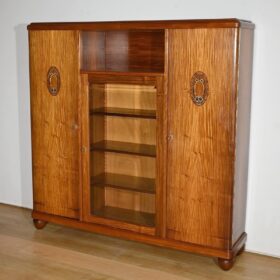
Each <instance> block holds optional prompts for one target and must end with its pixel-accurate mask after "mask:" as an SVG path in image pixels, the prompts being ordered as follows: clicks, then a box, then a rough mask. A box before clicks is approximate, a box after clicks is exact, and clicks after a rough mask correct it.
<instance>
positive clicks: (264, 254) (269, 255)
mask: <svg viewBox="0 0 280 280" xmlns="http://www.w3.org/2000/svg"><path fill="white" fill-rule="evenodd" d="M245 252H246V253H251V254H257V255H262V256H266V257H271V258H278V259H280V255H274V254H269V253H264V252H260V251H256V250H251V249H245Z"/></svg>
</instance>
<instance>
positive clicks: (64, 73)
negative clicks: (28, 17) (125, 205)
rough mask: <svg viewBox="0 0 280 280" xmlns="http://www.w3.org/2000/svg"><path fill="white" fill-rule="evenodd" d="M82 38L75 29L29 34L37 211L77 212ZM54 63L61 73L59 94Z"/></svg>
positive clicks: (35, 202)
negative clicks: (53, 89)
mask: <svg viewBox="0 0 280 280" xmlns="http://www.w3.org/2000/svg"><path fill="white" fill-rule="evenodd" d="M78 40H79V37H78V32H77V31H30V34H29V43H30V83H31V84H30V87H31V110H32V112H31V115H32V160H33V188H34V209H35V210H37V211H41V212H46V213H49V214H54V215H60V216H65V217H71V218H77V217H78V215H79V204H78V201H79V193H78V189H79V128H78V92H79V91H78V75H79V69H78ZM51 66H55V67H57V69H58V71H59V73H60V81H61V84H60V89H59V92H58V94H57V95H56V96H54V95H52V94H50V92H49V90H48V87H47V74H48V71H49V69H50V67H51ZM52 82H53V81H52ZM54 82H55V81H54Z"/></svg>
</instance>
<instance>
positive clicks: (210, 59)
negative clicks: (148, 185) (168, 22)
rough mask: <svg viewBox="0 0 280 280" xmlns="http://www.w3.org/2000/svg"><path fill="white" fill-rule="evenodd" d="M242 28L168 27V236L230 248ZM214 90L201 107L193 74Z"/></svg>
mask: <svg viewBox="0 0 280 280" xmlns="http://www.w3.org/2000/svg"><path fill="white" fill-rule="evenodd" d="M236 30H237V29H189V30H171V31H169V99H168V102H169V104H168V106H169V107H168V108H169V113H168V133H169V134H170V135H171V137H169V138H170V141H169V144H168V179H167V236H168V238H171V239H176V240H180V241H185V242H190V243H195V244H200V245H206V246H212V247H216V248H226V247H228V246H229V238H230V230H231V226H230V224H231V204H232V202H231V200H232V197H231V194H232V185H233V162H234V125H235V121H234V119H235V77H234V75H235V71H234V67H235V55H236V54H235V43H234V42H235V38H236V32H237V31H236ZM197 71H202V72H203V73H205V75H206V77H207V79H208V85H209V95H208V98H207V100H206V102H205V103H204V104H203V105H201V106H198V105H196V104H194V102H193V100H192V99H191V96H190V93H191V92H190V89H191V79H192V76H193V74H194V73H196V72H197Z"/></svg>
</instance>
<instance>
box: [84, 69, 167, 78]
mask: <svg viewBox="0 0 280 280" xmlns="http://www.w3.org/2000/svg"><path fill="white" fill-rule="evenodd" d="M80 73H81V74H89V75H104V76H105V75H108V76H123V75H125V76H139V77H146V76H156V77H157V76H163V75H164V73H163V72H152V71H150V72H149V71H145V69H143V71H141V69H138V70H137V71H111V70H107V71H101V70H100V71H98V70H96V71H92V70H86V69H82V70H80Z"/></svg>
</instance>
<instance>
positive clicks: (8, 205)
mask: <svg viewBox="0 0 280 280" xmlns="http://www.w3.org/2000/svg"><path fill="white" fill-rule="evenodd" d="M0 205H4V206H7V207H15V208H21V209H26V210H31V211H32V210H33V209H32V208H29V207H25V206H21V205H16V204H11V203H6V202H1V201H0Z"/></svg>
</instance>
